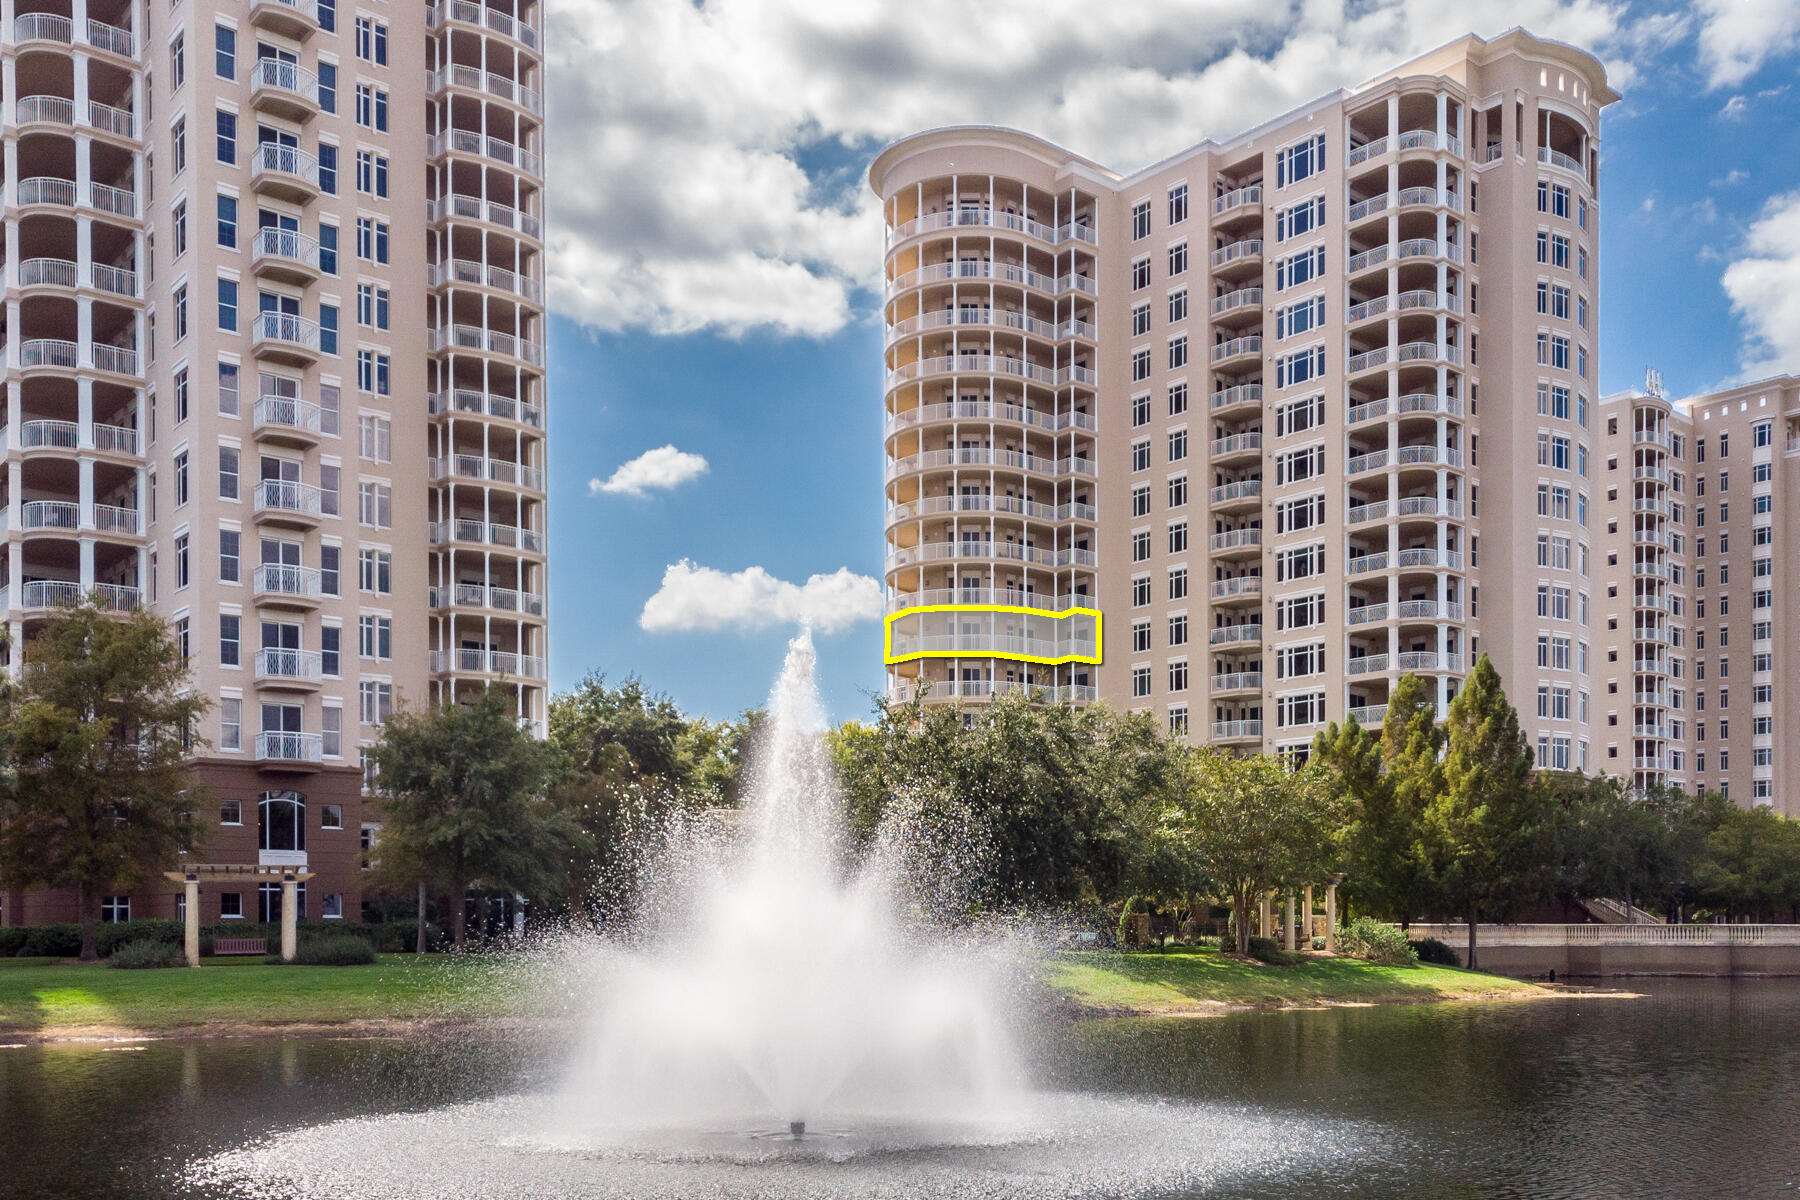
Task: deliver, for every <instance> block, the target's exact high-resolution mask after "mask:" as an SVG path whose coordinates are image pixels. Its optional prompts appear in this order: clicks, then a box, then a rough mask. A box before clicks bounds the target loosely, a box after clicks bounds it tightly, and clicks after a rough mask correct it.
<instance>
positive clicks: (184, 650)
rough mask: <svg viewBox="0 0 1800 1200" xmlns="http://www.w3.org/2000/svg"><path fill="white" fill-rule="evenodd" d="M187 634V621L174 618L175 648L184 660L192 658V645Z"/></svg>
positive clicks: (188, 629) (183, 618) (181, 618)
mask: <svg viewBox="0 0 1800 1200" xmlns="http://www.w3.org/2000/svg"><path fill="white" fill-rule="evenodd" d="M189 633H190V627H189V624H188V619H187V618H186V617H177V618H175V647H176V649H178V650H179V651H180V652H181V657H182V658H183V659H184V660H185V659H189V658H192V657H194V643H193V639H192V638H191V637H190V636H189Z"/></svg>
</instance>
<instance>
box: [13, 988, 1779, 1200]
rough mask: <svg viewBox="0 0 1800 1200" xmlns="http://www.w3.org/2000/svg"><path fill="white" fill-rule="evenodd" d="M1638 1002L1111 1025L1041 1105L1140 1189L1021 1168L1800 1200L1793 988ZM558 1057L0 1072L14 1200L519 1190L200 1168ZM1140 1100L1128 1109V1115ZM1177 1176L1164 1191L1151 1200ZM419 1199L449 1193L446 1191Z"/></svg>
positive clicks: (844, 1180)
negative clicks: (1075, 1128)
mask: <svg viewBox="0 0 1800 1200" xmlns="http://www.w3.org/2000/svg"><path fill="white" fill-rule="evenodd" d="M1634 986H1636V987H1637V988H1638V990H1641V991H1645V992H1647V993H1649V996H1648V998H1646V999H1642V1000H1619V999H1578V1000H1567V1001H1546V1002H1538V1003H1518V1004H1492V1005H1459V1004H1440V1005H1420V1006H1413V1007H1403V1008H1386V1009H1336V1010H1330V1011H1318V1012H1286V1013H1269V1014H1255V1015H1243V1016H1236V1017H1226V1018H1214V1019H1205V1020H1158V1021H1107V1022H1093V1023H1085V1024H1079V1025H1075V1026H1071V1027H1067V1028H1064V1029H1061V1030H1058V1031H1055V1032H1054V1033H1053V1034H1049V1035H1047V1036H1046V1043H1047V1044H1046V1047H1045V1051H1044V1053H1043V1054H1042V1056H1041V1058H1042V1062H1043V1073H1044V1076H1045V1078H1044V1083H1045V1086H1046V1087H1047V1088H1049V1089H1051V1090H1054V1091H1057V1092H1068V1093H1080V1094H1082V1095H1083V1096H1084V1097H1089V1098H1091V1097H1093V1096H1096V1095H1097V1096H1099V1097H1101V1098H1102V1099H1100V1100H1093V1101H1090V1100H1087V1099H1084V1101H1083V1103H1089V1102H1091V1103H1093V1104H1094V1105H1095V1111H1101V1110H1102V1109H1104V1110H1105V1111H1107V1112H1109V1113H1112V1114H1113V1115H1112V1116H1109V1117H1108V1118H1107V1119H1108V1120H1118V1121H1121V1122H1122V1123H1121V1124H1120V1125H1119V1126H1118V1127H1116V1128H1115V1127H1112V1126H1108V1127H1107V1128H1108V1132H1107V1134H1106V1136H1107V1138H1108V1140H1109V1143H1111V1144H1114V1145H1115V1147H1116V1148H1115V1149H1113V1150H1109V1151H1108V1156H1109V1157H1111V1158H1115V1159H1117V1158H1121V1157H1124V1158H1129V1157H1131V1156H1132V1154H1133V1152H1134V1151H1133V1147H1132V1146H1131V1141H1132V1139H1133V1137H1134V1136H1135V1131H1136V1130H1139V1129H1141V1130H1142V1131H1143V1137H1144V1139H1145V1141H1146V1146H1145V1150H1144V1154H1143V1156H1142V1160H1141V1164H1140V1167H1141V1169H1140V1170H1139V1171H1138V1172H1137V1173H1136V1174H1135V1175H1132V1174H1126V1173H1120V1172H1117V1171H1113V1172H1111V1173H1107V1172H1091V1173H1090V1172H1088V1171H1087V1170H1085V1163H1084V1162H1083V1159H1082V1154H1083V1152H1082V1151H1080V1150H1079V1149H1075V1150H1071V1149H1069V1148H1068V1147H1067V1146H1064V1147H1062V1149H1061V1150H1060V1152H1059V1151H1058V1149H1057V1147H1055V1146H1051V1145H1047V1144H1044V1145H1040V1146H1038V1147H1037V1148H1035V1149H1030V1148H1028V1149H1026V1150H1015V1152H1014V1154H1015V1158H1016V1159H1020V1160H1034V1161H1036V1162H1037V1163H1038V1164H1039V1167H1038V1171H1037V1176H1036V1177H1035V1178H1033V1179H1031V1181H1030V1184H1031V1186H1030V1187H1029V1188H1026V1189H1024V1190H1025V1191H1029V1192H1030V1194H1033V1195H1046V1196H1058V1195H1067V1196H1072V1197H1077V1196H1091V1195H1133V1196H1151V1195H1158V1196H1169V1195H1178V1196H1202V1195H1218V1196H1231V1197H1277V1196H1280V1197H1294V1196H1343V1197H1383V1198H1386V1197H1519V1198H1521V1200H1523V1198H1526V1197H1530V1198H1532V1200H1545V1198H1557V1197H1596V1198H1598V1197H1684V1196H1705V1197H1709V1198H1711V1200H1725V1198H1731V1197H1740V1196H1741V1197H1761V1196H1781V1195H1792V1196H1800V981H1794V980H1738V981H1727V980H1704V981H1701V980H1696V981H1654V982H1653V981H1643V982H1640V983H1636V984H1634ZM554 1041H555V1039H535V1040H534V1039H514V1040H508V1041H491V1040H481V1039H471V1038H466V1037H464V1038H446V1037H433V1038H429V1039H421V1040H417V1041H391V1040H363V1039H355V1040H353V1039H342V1040H338V1039H320V1038H295V1039H278V1038H252V1039H238V1040H221V1041H210V1042H199V1041H196V1042H179V1041H170V1042H151V1043H140V1044H138V1045H136V1046H132V1047H129V1048H124V1047H99V1046H88V1045H57V1046H35V1047H25V1048H14V1049H4V1050H0V1197H7V1198H9V1200H10V1198H12V1197H33V1198H36V1197H52V1196H55V1197H62V1196H69V1197H77V1196H79V1197H89V1198H94V1200H101V1198H119V1200H124V1198H131V1200H147V1198H150V1197H159V1198H160V1197H185V1196H219V1195H222V1194H224V1195H229V1194H233V1193H235V1194H241V1195H246V1196H249V1195H254V1196H257V1197H265V1198H268V1200H274V1198H276V1197H281V1196H289V1195H333V1196H338V1195H342V1196H358V1197H361V1196H369V1197H377V1196H381V1197H385V1196H390V1195H396V1194H402V1193H403V1192H404V1193H405V1194H413V1193H412V1192H411V1191H409V1190H408V1189H407V1188H405V1187H403V1186H402V1184H401V1183H400V1182H397V1181H399V1180H404V1181H406V1182H407V1183H409V1184H410V1183H411V1182H412V1181H414V1180H416V1179H420V1178H422V1177H423V1175H427V1174H430V1173H431V1171H432V1170H436V1171H438V1172H440V1173H441V1174H442V1175H443V1178H444V1179H455V1178H456V1175H457V1170H456V1167H457V1164H460V1163H464V1162H466V1163H467V1179H466V1181H464V1182H466V1183H467V1187H466V1188H465V1187H464V1186H463V1183H462V1182H459V1183H458V1184H457V1185H456V1186H454V1187H446V1188H444V1190H443V1194H446V1195H448V1194H479V1195H488V1194H504V1193H505V1184H506V1181H507V1180H508V1179H511V1178H514V1177H515V1171H516V1169H517V1167H518V1165H519V1164H520V1163H524V1162H528V1161H535V1160H529V1159H527V1158H524V1157H520V1156H521V1155H524V1154H525V1153H526V1151H523V1150H520V1149H519V1148H517V1147H513V1148H512V1149H509V1150H507V1151H506V1153H507V1154H510V1155H512V1156H513V1157H512V1158H510V1159H509V1158H505V1157H501V1156H499V1152H490V1151H489V1150H488V1148H487V1143H488V1141H489V1140H490V1139H489V1138H488V1137H487V1136H486V1135H485V1134H483V1133H481V1132H479V1130H480V1128H481V1127H480V1126H477V1125H471V1124H469V1123H468V1121H467V1119H466V1118H464V1119H463V1120H464V1123H463V1124H462V1125H460V1126H458V1125H445V1126H439V1125H434V1124H433V1120H434V1119H433V1118H432V1117H429V1116H425V1117H419V1118H417V1119H416V1121H415V1119H414V1118H408V1117H397V1118H394V1119H393V1120H391V1121H387V1122H367V1123H359V1124H356V1125H350V1126H332V1127H329V1128H333V1129H339V1130H347V1131H349V1133H348V1135H347V1136H348V1142H347V1144H348V1146H349V1147H350V1157H354V1158H359V1159H361V1160H363V1161H364V1162H365V1163H371V1162H372V1163H376V1164H378V1165H379V1164H380V1163H382V1162H384V1161H391V1162H394V1163H399V1162H400V1161H401V1159H400V1157H399V1156H401V1155H402V1154H403V1153H413V1154H422V1153H423V1154H429V1156H430V1159H429V1160H427V1159H424V1158H421V1159H419V1160H418V1162H419V1163H425V1162H427V1161H429V1162H430V1163H431V1166H430V1168H429V1169H427V1170H424V1171H421V1170H420V1169H419V1168H418V1167H416V1166H406V1167H404V1168H399V1167H396V1169H395V1172H394V1174H393V1178H391V1179H389V1180H388V1182H385V1183H384V1182H382V1175H381V1173H380V1171H379V1170H372V1171H370V1172H368V1173H367V1174H366V1175H362V1176H361V1177H360V1179H359V1180H348V1181H347V1180H346V1178H338V1177H336V1176H334V1175H333V1172H338V1173H339V1175H343V1174H344V1171H343V1158H344V1155H345V1148H344V1147H345V1143H344V1140H343V1139H342V1138H340V1144H339V1147H338V1149H337V1151H336V1153H337V1154H338V1155H339V1157H338V1158H337V1159H335V1160H328V1159H321V1160H320V1162H321V1163H323V1164H324V1165H323V1166H320V1165H319V1164H314V1165H315V1166H316V1167H317V1168H318V1169H317V1170H316V1171H315V1172H314V1173H313V1174H311V1175H309V1176H308V1175H303V1176H301V1177H300V1178H302V1179H304V1180H307V1181H306V1182H301V1183H296V1182H294V1180H293V1179H282V1178H264V1179H250V1180H247V1181H243V1182H241V1184H232V1185H230V1186H227V1185H226V1184H225V1183H222V1182H221V1178H222V1177H221V1176H218V1175H216V1174H215V1175H208V1176H204V1177H201V1176H197V1174H196V1164H198V1163H202V1162H204V1161H205V1160H208V1159H209V1158H211V1157H212V1156H214V1155H217V1154H219V1153H220V1152H222V1151H227V1150H230V1149H232V1148H234V1147H245V1146H248V1147H251V1148H253V1149H254V1148H256V1147H258V1146H274V1147H277V1152H276V1153H274V1154H271V1155H270V1157H271V1158H283V1157H285V1156H286V1155H287V1153H288V1151H287V1147H288V1145H289V1144H290V1143H289V1142H286V1141H277V1140H276V1139H278V1138H291V1139H293V1141H292V1143H291V1144H292V1146H293V1148H294V1149H293V1153H294V1154H295V1155H296V1156H297V1157H304V1156H305V1155H306V1154H308V1153H312V1152H313V1151H314V1149H315V1147H314V1142H315V1141H316V1140H317V1139H316V1138H313V1135H312V1131H313V1129H314V1127H317V1126H320V1125H321V1124H323V1123H327V1122H333V1121H339V1120H341V1119H344V1118H351V1117H362V1116H369V1115H372V1114H403V1113H427V1112H429V1111H431V1110H436V1109H440V1108H443V1107H445V1106H457V1105H461V1106H462V1108H460V1109H457V1110H455V1111H458V1112H461V1113H464V1114H467V1113H476V1114H481V1113H483V1112H484V1111H485V1110H486V1109H487V1107H488V1105H487V1104H484V1103H482V1102H491V1106H492V1109H493V1111H494V1113H495V1114H496V1115H495V1116H494V1118H493V1119H494V1121H495V1122H496V1126H495V1127H496V1128H498V1127H501V1126H503V1125H504V1123H505V1121H507V1120H509V1119H510V1118H509V1117H508V1116H507V1115H506V1114H507V1113H508V1112H510V1111H512V1110H510V1109H508V1107H507V1106H508V1105H509V1104H511V1103H515V1102H514V1101H509V1100H507V1099H505V1098H507V1097H515V1096H517V1095H519V1094H520V1093H525V1094H527V1095H530V1094H533V1093H542V1092H545V1091H547V1090H548V1089H549V1088H550V1087H552V1086H553V1084H554V1082H555V1080H556V1078H557V1074H558V1068H557V1062H558V1058H559V1050H558V1048H557V1047H556V1046H555V1045H554V1044H553V1043H554ZM1126 1100H1129V1106H1122V1105H1119V1104H1115V1103H1114V1102H1115V1101H1126ZM1084 1111H1085V1110H1084ZM1119 1113H1123V1114H1124V1116H1123V1117H1122V1118H1121V1117H1119V1116H1118V1114H1119ZM1133 1114H1139V1115H1133ZM408 1122H414V1123H412V1124H409V1123H408ZM1252 1129H1253V1130H1254V1135H1255V1136H1254V1137H1250V1136H1249V1135H1248V1133H1247V1132H1246V1131H1249V1130H1252ZM434 1130H436V1131H438V1132H439V1133H440V1134H441V1135H442V1136H441V1138H440V1139H439V1144H436V1145H432V1146H429V1147H428V1148H427V1149H426V1150H423V1151H422V1150H421V1149H420V1146H419V1143H420V1141H421V1139H422V1138H428V1137H430V1136H431V1135H432V1132H433V1131H434ZM472 1130H473V1131H476V1132H471V1131H472ZM1172 1130H1173V1131H1175V1132H1176V1133H1178V1135H1179V1139H1180V1141H1181V1143H1182V1144H1183V1145H1185V1146H1187V1147H1188V1148H1190V1149H1191V1150H1192V1151H1193V1152H1194V1155H1200V1154H1202V1152H1204V1151H1205V1150H1206V1149H1207V1148H1208V1147H1213V1148H1215V1149H1216V1150H1217V1155H1216V1157H1218V1158H1220V1159H1222V1160H1225V1161H1226V1162H1227V1164H1228V1165H1229V1163H1230V1161H1232V1160H1234V1159H1241V1158H1245V1157H1254V1158H1256V1159H1257V1160H1259V1161H1260V1162H1261V1163H1262V1164H1263V1168H1262V1169H1260V1170H1253V1171H1249V1172H1248V1173H1233V1172H1230V1171H1226V1172H1224V1173H1223V1174H1219V1175H1218V1176H1217V1181H1216V1182H1215V1183H1206V1182H1196V1180H1204V1179H1212V1178H1214V1176H1213V1175H1209V1174H1206V1173H1205V1172H1198V1171H1195V1170H1186V1171H1185V1173H1183V1170H1177V1169H1176V1166H1177V1165H1179V1164H1178V1162H1177V1158H1175V1157H1171V1147H1170V1146H1169V1145H1168V1144H1167V1143H1168V1142H1169V1139H1170V1133H1171V1131H1172ZM309 1139H312V1140H309ZM1234 1139H1238V1140H1234ZM1151 1141H1156V1142H1158V1144H1157V1145H1156V1146H1150V1145H1149V1144H1148V1143H1149V1142H1151ZM960 1153H961V1154H962V1157H963V1159H964V1162H963V1165H962V1167H961V1168H959V1170H961V1172H962V1173H961V1174H959V1175H957V1176H956V1178H957V1180H959V1181H960V1182H959V1183H958V1184H957V1185H956V1186H947V1187H946V1188H945V1189H944V1194H969V1195H985V1194H990V1193H989V1191H986V1190H984V1187H983V1185H981V1182H980V1177H979V1176H978V1175H975V1174H971V1173H970V1171H969V1170H967V1169H965V1168H968V1166H969V1162H970V1161H972V1160H971V1159H970V1156H971V1155H972V1154H974V1153H975V1152H974V1151H969V1150H967V1149H966V1148H965V1149H964V1150H963V1151H961V1152H960ZM540 1157H541V1156H540ZM949 1157H950V1156H949V1154H948V1152H945V1153H941V1154H937V1153H933V1152H930V1151H917V1152H914V1153H912V1154H910V1155H905V1154H891V1153H890V1154H888V1155H886V1156H885V1157H883V1156H880V1155H876V1156H872V1157H871V1158H870V1159H869V1160H868V1161H867V1162H865V1163H862V1164H860V1165H856V1166H846V1165H843V1164H821V1165H818V1166H813V1165H808V1164H801V1165H800V1166H799V1167H798V1168H796V1170H797V1171H798V1174H795V1175H793V1176H791V1178H792V1179H805V1180H811V1179H815V1178H817V1179H827V1178H829V1179H830V1180H831V1181H832V1188H833V1194H847V1193H850V1194H869V1195H876V1194H878V1195H883V1196H889V1195H891V1196H907V1195H911V1194H918V1190H915V1188H914V1187H913V1186H912V1184H913V1183H914V1182H915V1181H918V1180H923V1179H926V1178H928V1177H932V1173H933V1172H934V1171H937V1170H938V1168H940V1167H943V1166H945V1162H944V1161H943V1160H946V1159H947V1158H949ZM1182 1161H1184V1162H1185V1161H1186V1160H1182ZM1165 1162H1167V1163H1169V1164H1170V1167H1169V1170H1170V1174H1169V1175H1168V1177H1167V1179H1166V1180H1165V1181H1163V1182H1160V1183H1159V1181H1158V1172H1159V1171H1160V1170H1162V1166H1161V1165H1160V1164H1162V1163H1165ZM1189 1165H1191V1164H1189ZM1014 1166H1015V1167H1016V1166H1017V1163H1016V1162H1015V1164H1014ZM634 1169H635V1170H637V1171H638V1172H639V1174H638V1175H637V1176H636V1177H635V1178H638V1179H640V1180H643V1179H665V1178H674V1176H673V1175H672V1174H669V1173H668V1172H665V1171H664V1168H662V1167H661V1166H660V1165H658V1164H656V1163H654V1162H653V1163H650V1164H648V1165H645V1164H644V1163H641V1162H640V1163H638V1164H637V1165H636V1167H634ZM672 1170H673V1168H669V1171H672ZM1184 1170H1185V1168H1184ZM646 1172H647V1173H646ZM857 1172H860V1173H857ZM559 1178H564V1179H566V1181H567V1182H566V1186H562V1187H555V1188H551V1187H546V1186H544V1185H542V1184H527V1185H525V1186H522V1187H521V1188H520V1190H519V1191H518V1192H517V1193H516V1195H517V1200H531V1197H533V1196H535V1195H540V1194H551V1193H554V1194H556V1195H569V1196H575V1195H635V1194H640V1189H639V1188H638V1187H637V1186H635V1185H630V1184H628V1183H627V1181H626V1178H625V1177H624V1176H605V1177H604V1178H605V1179H606V1180H607V1182H608V1186H600V1185H599V1184H597V1183H596V1177H595V1176H594V1175H593V1174H592V1173H589V1174H587V1175H585V1176H584V1175H582V1174H581V1173H580V1171H573V1172H564V1174H563V1175H561V1176H559ZM755 1178H756V1176H755V1170H754V1168H743V1167H741V1166H739V1167H734V1169H733V1170H732V1171H731V1172H728V1173H723V1174H715V1175H711V1176H708V1177H707V1180H708V1184H707V1187H706V1188H705V1189H704V1190H705V1191H706V1194H709V1195H711V1194H717V1195H737V1194H739V1191H740V1189H741V1190H743V1191H747V1192H750V1193H759V1194H768V1195H779V1194H783V1193H784V1192H786V1191H792V1190H794V1189H791V1188H788V1187H786V1186H777V1185H776V1184H774V1183H765V1184H764V1185H757V1184H756V1183H755ZM971 1179H974V1180H976V1183H975V1184H974V1185H970V1184H969V1180H971ZM1009 1180H1010V1182H1008V1183H1007V1185H1006V1186H1005V1187H1001V1186H1000V1185H999V1182H998V1177H997V1176H996V1177H995V1183H994V1187H993V1189H992V1194H1008V1195H1018V1194H1022V1193H1021V1188H1020V1186H1019V1177H1018V1176H1017V1175H1014V1176H1011V1177H1009ZM418 1187H419V1188H420V1189H421V1190H420V1192H419V1194H426V1193H427V1192H428V1193H429V1194H432V1195H436V1194H439V1193H438V1191H437V1190H434V1189H436V1188H437V1187H438V1185H437V1184H426V1183H419V1185H418ZM622 1187H629V1188H630V1190H626V1191H621V1190H620V1189H621V1188H622ZM534 1188H535V1189H538V1190H533V1189H534ZM484 1189H487V1190H484ZM659 1190H663V1189H659ZM666 1190H669V1191H671V1192H673V1193H676V1194H680V1193H682V1192H683V1191H684V1189H683V1188H681V1187H677V1186H674V1185H671V1186H670V1187H669V1188H668V1189H666ZM695 1190H701V1189H695ZM798 1190H802V1191H809V1192H810V1188H809V1187H803V1188H800V1189H798ZM920 1190H922V1189H920Z"/></svg>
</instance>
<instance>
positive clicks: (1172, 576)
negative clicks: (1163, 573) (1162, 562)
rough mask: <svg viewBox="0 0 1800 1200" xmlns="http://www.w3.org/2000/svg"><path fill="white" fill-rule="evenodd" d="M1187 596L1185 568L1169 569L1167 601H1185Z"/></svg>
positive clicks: (1186, 572) (1186, 573)
mask: <svg viewBox="0 0 1800 1200" xmlns="http://www.w3.org/2000/svg"><path fill="white" fill-rule="evenodd" d="M1187 594H1188V571H1187V568H1186V567H1170V568H1169V599H1171V600H1185V599H1187Z"/></svg>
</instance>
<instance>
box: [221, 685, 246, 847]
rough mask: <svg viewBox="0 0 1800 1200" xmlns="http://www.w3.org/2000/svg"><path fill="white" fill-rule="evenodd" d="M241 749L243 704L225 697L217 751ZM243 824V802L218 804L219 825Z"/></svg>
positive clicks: (235, 698)
mask: <svg viewBox="0 0 1800 1200" xmlns="http://www.w3.org/2000/svg"><path fill="white" fill-rule="evenodd" d="M243 748H244V702H243V701H242V700H240V699H238V698H237V697H236V696H226V697H224V698H222V699H221V700H220V701H219V749H221V750H242V749H243ZM243 823H244V804H243V801H241V800H224V801H221V802H220V812H219V824H221V825H242V824H243Z"/></svg>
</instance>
